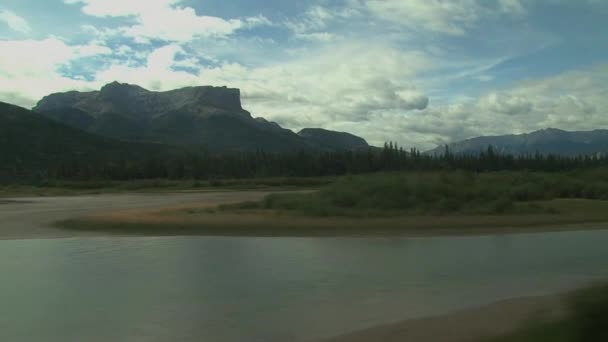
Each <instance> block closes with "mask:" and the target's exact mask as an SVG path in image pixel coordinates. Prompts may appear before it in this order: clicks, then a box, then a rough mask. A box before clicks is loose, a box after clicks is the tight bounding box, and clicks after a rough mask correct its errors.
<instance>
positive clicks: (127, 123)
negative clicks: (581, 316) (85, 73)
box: [33, 82, 350, 152]
mask: <svg viewBox="0 0 608 342" xmlns="http://www.w3.org/2000/svg"><path fill="white" fill-rule="evenodd" d="M33 110H34V111H36V112H38V113H41V114H43V115H45V116H47V117H49V118H52V119H54V120H57V121H59V122H62V123H65V124H67V125H70V126H72V127H76V128H79V129H82V130H85V131H87V132H90V133H94V134H98V135H102V136H106V137H110V138H115V139H120V140H125V141H139V142H153V143H161V144H169V145H189V146H201V145H202V146H205V147H206V148H208V149H209V150H212V151H256V150H265V151H269V152H287V151H294V150H304V149H313V148H315V147H316V146H317V145H318V142H317V141H309V140H308V139H306V138H305V137H302V136H299V135H297V134H295V133H294V132H292V131H290V130H288V129H284V128H282V127H281V126H279V125H278V124H276V123H273V122H269V121H267V120H265V119H263V118H257V119H256V118H253V117H252V116H251V114H250V113H249V112H248V111H246V110H244V109H243V108H242V106H241V98H240V91H239V90H238V89H232V88H227V87H210V86H201V87H188V88H182V89H176V90H172V91H166V92H155V91H149V90H146V89H144V88H142V87H139V86H136V85H130V84H121V83H118V82H114V83H110V84H108V85H106V86H104V87H103V88H101V90H100V91H92V92H76V91H72V92H67V93H58V94H52V95H49V96H46V97H45V98H43V99H42V100H41V101H40V102H39V103H38V105H37V106H36V107H35V108H34V109H33ZM325 145H326V146H327V147H328V148H329V149H334V146H333V145H332V144H331V143H328V144H325ZM342 147H343V145H340V149H341V148H342ZM349 149H350V148H349Z"/></svg>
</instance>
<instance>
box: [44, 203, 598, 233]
mask: <svg viewBox="0 0 608 342" xmlns="http://www.w3.org/2000/svg"><path fill="white" fill-rule="evenodd" d="M564 203H565V204H566V206H570V207H569V210H570V211H571V212H568V213H564V214H510V215H508V214H506V215H439V216H437V215H426V216H412V215H405V216H393V217H366V218H356V217H310V216H297V215H290V214H285V213H276V212H271V211H255V210H254V211H247V210H244V211H243V210H228V211H225V210H218V209H217V205H215V204H214V203H205V204H193V203H184V204H181V205H176V206H170V207H163V208H151V209H130V210H114V211H109V212H103V213H98V214H93V215H87V216H81V217H75V218H69V219H66V220H63V221H59V222H55V226H57V227H59V228H60V229H65V230H69V231H74V232H97V233H101V232H106V233H108V234H112V235H121V234H127V235H129V236H132V235H134V236H180V235H182V236H244V237H435V236H472V235H505V234H522V233H545V232H563V231H591V230H604V229H608V215H606V214H605V213H604V207H605V209H606V210H605V211H606V212H608V202H602V203H601V207H600V209H601V210H599V211H598V210H597V208H596V209H595V210H596V212H593V213H592V214H590V213H586V212H579V208H580V207H581V206H582V207H584V206H586V205H587V204H588V203H586V202H581V201H571V202H567V201H560V202H559V205H560V206H563V205H564ZM572 212H574V214H573V213H572Z"/></svg>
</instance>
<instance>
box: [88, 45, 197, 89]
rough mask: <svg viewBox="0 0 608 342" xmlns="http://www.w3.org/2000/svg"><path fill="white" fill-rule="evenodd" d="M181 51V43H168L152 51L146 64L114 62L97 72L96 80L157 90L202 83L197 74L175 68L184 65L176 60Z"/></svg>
mask: <svg viewBox="0 0 608 342" xmlns="http://www.w3.org/2000/svg"><path fill="white" fill-rule="evenodd" d="M180 53H184V50H183V49H182V48H181V47H180V46H179V45H175V44H172V45H167V46H164V47H161V48H158V49H156V50H154V51H153V52H152V53H150V55H149V56H148V58H147V62H146V65H143V66H139V67H132V66H129V65H126V64H114V65H111V66H110V67H109V68H107V69H105V70H102V71H100V72H99V73H97V75H96V81H97V83H99V84H106V83H110V82H113V81H119V82H124V83H132V84H138V85H141V86H143V87H145V88H148V89H150V90H157V91H161V90H170V89H175V88H181V87H185V86H194V85H200V83H199V82H200V80H199V79H198V77H197V76H195V75H192V74H190V73H187V72H184V71H175V70H174V69H173V67H175V66H184V65H183V63H184V62H183V61H180V62H178V61H176V56H177V55H178V54H180ZM190 62H192V61H190ZM190 66H193V65H190Z"/></svg>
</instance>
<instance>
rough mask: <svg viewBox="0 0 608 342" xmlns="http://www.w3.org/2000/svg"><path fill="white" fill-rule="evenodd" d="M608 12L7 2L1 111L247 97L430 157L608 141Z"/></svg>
mask: <svg viewBox="0 0 608 342" xmlns="http://www.w3.org/2000/svg"><path fill="white" fill-rule="evenodd" d="M606 18H608V0H334V1H330V0H300V1H284V0H229V1H227V0H146V1H141V0H45V1H40V0H2V2H1V3H0V52H1V53H0V101H3V102H9V103H14V104H17V105H21V106H23V107H27V108H31V107H33V106H34V105H35V104H36V102H37V101H39V100H40V99H41V98H42V97H43V96H45V95H48V94H50V93H54V92H63V91H69V90H78V91H90V90H97V89H99V88H101V86H103V85H104V84H107V83H110V82H113V81H119V82H123V83H131V84H138V85H140V86H143V87H145V88H147V89H149V90H154V91H166V90H171V89H176V88H181V87H186V86H198V85H214V86H224V85H225V86H228V87H234V88H240V89H241V92H242V97H243V99H242V100H243V105H244V107H245V108H246V109H247V110H249V111H250V112H251V113H252V115H253V116H256V117H265V118H267V119H269V120H273V121H276V122H278V123H279V124H281V125H282V126H284V127H286V128H289V129H292V130H295V131H298V130H299V129H301V128H305V127H322V128H326V129H332V130H338V131H347V132H351V133H353V134H357V135H359V136H362V137H364V138H365V139H367V140H368V142H370V143H372V144H375V145H382V144H383V143H384V142H385V141H395V142H397V143H398V144H399V145H400V146H403V147H406V148H409V147H416V148H419V149H422V150H425V149H430V148H433V147H435V146H436V145H441V144H445V143H448V142H451V141H457V140H461V139H465V138H470V137H475V136H479V135H499V134H511V133H525V132H530V131H534V130H537V129H543V128H560V129H566V130H591V129H596V128H608V24H607V23H606Z"/></svg>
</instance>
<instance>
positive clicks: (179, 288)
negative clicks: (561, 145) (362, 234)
mask: <svg viewBox="0 0 608 342" xmlns="http://www.w3.org/2000/svg"><path fill="white" fill-rule="evenodd" d="M607 246H608V232H607V231H595V232H568V233H550V234H537V235H512V236H496V237H461V238H453V237H451V238H423V239H422V238H421V239H380V238H361V239H358V238H336V239H316V238H301V239H298V238H280V239H279V238H278V239H262V238H259V239H258V238H192V237H188V238H133V239H118V238H117V239H113V238H112V239H71V240H29V241H0V341H11V342H20V341H28V342H29V341H35V342H37V341H44V342H48V341H61V342H66V341H93V342H95V341H104V342H105V341H210V342H215V341H218V342H224V341H227V342H233V341H235V342H236V341H238V342H243V341H308V340H314V339H317V338H321V337H325V336H329V335H334V334H339V333H343V332H346V331H350V330H356V329H359V328H363V327H366V326H371V325H375V324H379V323H388V322H391V321H395V320H401V319H406V318H412V317H418V316H422V315H428V314H435V313H443V312H447V311H451V310H454V309H459V308H463V307H466V306H472V305H477V304H483V303H487V302H492V301H495V300H500V299H505V298H510V297H517V296H526V295H540V294H548V293H554V292H558V291H561V290H565V289H568V288H570V287H573V286H578V285H582V284H585V283H587V282H590V281H594V280H598V279H604V278H608V248H607Z"/></svg>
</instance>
